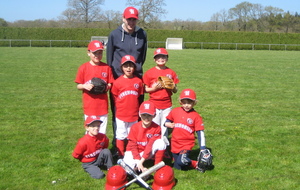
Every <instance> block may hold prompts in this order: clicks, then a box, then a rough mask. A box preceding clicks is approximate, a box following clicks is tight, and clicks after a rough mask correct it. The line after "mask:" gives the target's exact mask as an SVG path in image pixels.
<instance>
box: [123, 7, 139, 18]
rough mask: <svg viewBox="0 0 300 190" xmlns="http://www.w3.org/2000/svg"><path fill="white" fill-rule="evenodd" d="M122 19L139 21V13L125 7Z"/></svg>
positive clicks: (134, 9)
mask: <svg viewBox="0 0 300 190" xmlns="http://www.w3.org/2000/svg"><path fill="white" fill-rule="evenodd" d="M123 17H124V18H125V19H128V18H135V19H139V11H138V10H137V9H136V8H134V7H127V8H126V9H125V10H124V13H123Z"/></svg>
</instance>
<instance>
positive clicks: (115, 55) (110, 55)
mask: <svg viewBox="0 0 300 190" xmlns="http://www.w3.org/2000/svg"><path fill="white" fill-rule="evenodd" d="M137 21H138V10H137V9H136V8H134V7H127V8H126V9H125V10H124V13H123V24H122V25H120V26H119V27H118V28H117V29H115V30H114V31H112V32H111V33H110V35H109V37H108V42H107V47H106V59H107V64H108V65H110V66H111V67H112V70H113V75H114V78H115V79H117V78H118V77H119V76H120V75H123V72H122V70H121V67H120V63H121V59H122V57H123V56H125V55H131V56H133V57H134V58H135V60H136V66H137V68H136V71H135V72H136V73H135V75H136V76H138V77H139V78H141V77H142V74H143V69H142V66H143V64H144V62H145V59H146V52H147V34H146V32H145V31H144V30H143V29H142V28H140V27H138V26H137Z"/></svg>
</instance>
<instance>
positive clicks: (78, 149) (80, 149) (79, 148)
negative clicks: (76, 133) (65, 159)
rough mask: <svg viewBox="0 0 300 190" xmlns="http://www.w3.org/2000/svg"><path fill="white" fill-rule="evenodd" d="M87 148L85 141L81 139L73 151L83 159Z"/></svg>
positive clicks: (73, 154) (77, 156) (76, 156)
mask: <svg viewBox="0 0 300 190" xmlns="http://www.w3.org/2000/svg"><path fill="white" fill-rule="evenodd" d="M85 150H86V146H85V145H84V144H83V143H81V141H80V140H79V141H78V143H77V145H76V147H75V149H74V151H73V153H72V156H73V157H74V158H76V159H79V160H80V161H81V159H82V158H83V152H84V151H85Z"/></svg>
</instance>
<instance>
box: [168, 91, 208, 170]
mask: <svg viewBox="0 0 300 190" xmlns="http://www.w3.org/2000/svg"><path fill="white" fill-rule="evenodd" d="M179 99H180V104H181V107H177V108H174V109H173V110H172V111H171V112H170V114H169V115H168V116H167V121H166V123H165V126H166V127H169V128H171V129H173V132H172V137H171V152H172V155H173V160H174V168H176V169H179V170H181V169H183V168H184V167H185V166H189V167H192V168H195V169H197V170H199V171H201V170H200V168H198V167H197V161H196V160H192V159H190V158H189V154H190V152H191V150H192V148H193V147H194V145H195V132H196V133H197V136H198V143H199V146H200V151H205V150H206V146H205V135H204V124H203V121H202V117H201V116H200V115H199V114H198V113H197V112H196V111H195V110H194V108H193V107H194V106H195V105H196V102H197V100H196V93H195V92H194V91H193V90H192V89H184V90H183V91H182V92H181V93H180V97H179Z"/></svg>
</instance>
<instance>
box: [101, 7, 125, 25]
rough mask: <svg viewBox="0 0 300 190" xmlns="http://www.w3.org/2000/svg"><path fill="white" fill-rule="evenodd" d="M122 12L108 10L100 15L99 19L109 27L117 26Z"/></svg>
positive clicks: (120, 20) (120, 21)
mask: <svg viewBox="0 0 300 190" xmlns="http://www.w3.org/2000/svg"><path fill="white" fill-rule="evenodd" d="M121 18H122V13H121V12H120V11H113V10H108V11H105V12H104V13H103V14H101V16H100V20H102V21H103V22H106V23H107V27H108V28H109V29H113V28H116V27H118V26H119V25H120V24H121V23H122V19H121Z"/></svg>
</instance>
